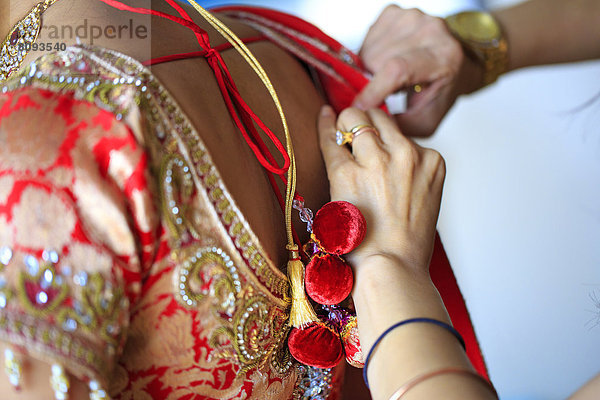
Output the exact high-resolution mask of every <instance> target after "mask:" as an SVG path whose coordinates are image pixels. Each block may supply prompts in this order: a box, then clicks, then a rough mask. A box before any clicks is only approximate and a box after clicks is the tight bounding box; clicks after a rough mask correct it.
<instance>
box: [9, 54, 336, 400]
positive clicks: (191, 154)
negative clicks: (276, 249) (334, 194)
mask: <svg viewBox="0 0 600 400" xmlns="http://www.w3.org/2000/svg"><path fill="white" fill-rule="evenodd" d="M1 91H2V96H1V97H0V141H1V142H2V146H0V307H1V310H0V338H1V339H2V340H4V341H6V342H8V343H10V344H11V345H14V346H18V347H21V348H23V349H27V350H26V351H27V352H29V353H30V354H31V355H33V356H34V357H37V358H40V359H42V360H46V361H48V362H52V363H60V364H62V365H64V366H65V368H66V369H67V370H68V371H69V372H71V373H72V374H74V375H76V376H77V377H78V378H80V379H84V380H96V381H98V382H99V383H100V385H101V386H103V387H106V388H108V389H109V392H110V393H111V396H112V397H113V398H114V399H133V398H135V399H153V398H161V399H200V398H202V399H230V398H231V399H234V398H240V399H242V398H244V399H251V398H256V399H259V398H260V399H264V398H269V399H278V398H280V399H288V398H292V397H295V398H304V397H305V393H306V394H308V392H309V391H313V393H315V394H317V393H320V395H321V396H322V397H323V398H328V397H327V396H328V395H330V394H331V392H332V388H333V386H332V380H333V379H334V376H333V375H334V373H333V372H332V371H331V370H320V369H316V368H310V367H306V366H300V365H298V364H297V363H295V362H292V359H291V357H290V355H289V352H288V350H287V347H286V345H285V339H286V336H287V333H288V330H289V328H288V326H287V324H286V320H287V317H288V316H287V308H288V305H289V298H288V283H287V278H286V277H285V275H284V274H283V273H282V272H280V271H279V269H278V268H277V267H276V266H275V265H273V263H272V262H271V260H269V258H268V257H267V255H266V253H265V251H264V250H263V248H262V246H261V244H260V242H259V241H258V239H257V237H256V235H255V234H254V233H253V232H252V230H251V229H250V227H249V225H248V223H247V221H246V220H245V218H244V216H243V215H242V214H241V213H240V211H239V209H238V207H237V206H236V204H235V201H234V200H233V199H232V198H231V196H230V194H229V192H228V190H227V188H226V187H225V185H224V183H223V181H222V179H221V177H220V175H219V172H218V171H217V169H216V168H215V165H214V164H213V162H212V161H211V158H210V155H209V154H208V152H207V149H206V147H205V146H204V144H203V142H202V139H201V138H200V137H199V136H198V133H197V132H196V130H195V129H194V127H193V126H192V125H191V124H190V121H189V120H188V118H187V117H186V116H185V115H184V114H183V112H182V111H181V109H180V108H179V107H178V105H177V103H176V102H175V100H174V99H173V98H172V97H171V95H170V94H169V93H168V92H167V91H166V90H165V88H164V87H163V86H162V85H161V84H160V83H159V82H158V81H157V80H156V78H155V77H153V76H152V74H151V73H150V72H149V71H148V70H147V69H146V68H145V67H143V66H142V65H141V64H139V63H138V62H137V61H135V60H133V59H131V58H129V57H127V56H124V55H122V54H119V53H116V52H113V51H109V50H104V49H98V48H87V47H83V46H81V47H79V46H77V47H70V48H68V49H67V51H66V52H62V53H58V54H51V55H48V56H45V57H43V58H41V59H39V60H37V61H36V62H34V63H32V64H31V65H29V66H28V67H27V68H25V69H24V70H23V71H22V72H20V73H19V74H17V75H16V76H15V77H13V78H11V79H10V80H9V81H7V82H6V83H5V84H4V86H2V87H1ZM329 398H332V397H329Z"/></svg>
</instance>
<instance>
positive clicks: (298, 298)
mask: <svg viewBox="0 0 600 400" xmlns="http://www.w3.org/2000/svg"><path fill="white" fill-rule="evenodd" d="M189 3H190V4H191V5H192V6H193V7H194V8H195V9H196V11H198V13H200V15H202V17H203V18H204V19H205V20H206V21H208V23H209V24H210V25H211V26H212V27H213V28H214V29H215V30H217V32H219V33H220V34H221V35H222V36H223V37H224V38H225V39H227V41H228V42H229V43H231V45H232V46H233V47H234V48H235V50H236V51H237V52H238V53H239V54H240V55H241V56H242V57H244V59H245V60H246V62H247V63H248V64H249V65H250V67H252V69H253V70H254V72H255V73H256V74H257V75H258V77H259V78H260V80H261V81H262V83H263V84H264V85H265V87H266V88H267V90H268V92H269V94H270V95H271V98H272V99H273V103H274V104H275V107H276V108H277V112H278V113H279V117H280V119H281V124H282V125H283V131H284V134H285V142H286V150H287V153H288V156H289V158H290V167H289V169H288V171H287V185H286V188H285V229H286V234H287V241H288V244H287V246H286V248H287V250H288V251H289V252H290V259H289V261H288V264H287V273H288V279H289V281H290V286H291V290H292V306H291V310H290V325H292V326H294V327H296V328H302V327H304V326H306V325H308V324H310V323H311V322H313V321H316V320H317V315H316V314H315V312H314V310H313V308H312V306H311V304H310V303H309V301H308V299H307V297H306V293H305V291H304V265H303V264H302V261H301V260H300V256H299V253H298V246H297V245H296V244H295V243H294V236H293V234H292V203H293V200H294V193H296V157H295V155H294V149H293V146H292V140H291V137H290V132H289V129H288V125H287V121H286V119H285V114H284V113H283V107H282V106H281V103H280V101H279V97H278V96H277V93H276V91H275V88H274V87H273V84H272V83H271V80H270V79H269V77H268V76H267V73H266V72H265V70H264V69H263V67H262V66H261V65H260V63H259V62H258V60H257V59H256V57H254V55H253V54H252V53H251V52H250V50H249V49H248V48H247V47H246V45H245V44H244V43H243V42H242V41H241V40H240V39H239V38H238V37H237V36H236V35H235V33H233V32H232V31H231V30H230V29H229V28H227V26H226V25H225V24H223V23H222V22H221V21H220V20H219V19H217V18H216V17H215V16H214V15H212V14H211V13H209V12H208V11H206V10H205V9H204V8H203V7H202V6H200V5H199V4H198V3H197V2H196V1H195V0H189Z"/></svg>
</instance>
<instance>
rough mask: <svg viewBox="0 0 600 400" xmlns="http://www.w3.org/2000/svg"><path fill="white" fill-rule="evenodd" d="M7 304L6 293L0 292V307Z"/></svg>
mask: <svg viewBox="0 0 600 400" xmlns="http://www.w3.org/2000/svg"><path fill="white" fill-rule="evenodd" d="M6 304H7V299H6V295H5V294H4V293H0V308H5V307H6Z"/></svg>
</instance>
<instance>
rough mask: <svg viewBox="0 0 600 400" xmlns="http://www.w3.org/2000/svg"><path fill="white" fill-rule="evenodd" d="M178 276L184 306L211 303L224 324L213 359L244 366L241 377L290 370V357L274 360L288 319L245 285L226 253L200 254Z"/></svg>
mask: <svg viewBox="0 0 600 400" xmlns="http://www.w3.org/2000/svg"><path fill="white" fill-rule="evenodd" d="M177 276H178V279H176V281H175V285H176V291H177V293H179V296H178V297H179V301H180V303H181V304H183V305H184V306H185V307H190V308H197V307H198V305H199V303H200V302H201V301H206V302H210V304H211V309H212V311H213V313H214V314H215V316H216V317H217V318H219V319H220V320H221V322H222V324H221V325H220V326H219V327H218V328H216V329H215V330H214V331H213V333H212V335H211V337H210V345H211V347H213V348H214V349H215V352H214V355H213V356H214V357H219V358H224V359H228V360H230V361H233V362H235V363H236V364H239V365H240V366H241V368H240V370H239V372H238V373H245V372H246V371H248V370H250V369H252V368H255V367H261V366H263V365H265V364H266V363H267V362H269V360H271V362H272V365H274V366H276V371H277V372H279V373H284V372H286V371H287V370H288V369H289V366H290V365H291V362H290V361H291V360H290V358H289V356H286V355H285V354H283V355H281V354H275V353H276V352H277V351H279V350H280V349H281V347H282V342H283V339H284V338H285V337H286V336H287V332H288V330H289V327H288V326H287V324H286V320H287V315H286V314H285V312H283V310H281V309H279V308H277V307H274V306H273V305H272V304H271V303H270V302H269V300H268V299H267V298H266V297H265V296H264V295H261V294H258V293H256V290H255V289H254V288H253V287H252V286H251V285H243V282H242V279H243V278H242V277H241V276H240V274H239V272H238V269H237V267H236V265H235V264H234V262H233V261H232V260H231V258H230V257H229V256H228V255H227V254H226V253H225V252H224V251H223V250H222V249H220V248H217V247H212V248H203V249H200V250H198V251H196V252H195V253H194V254H193V255H192V256H190V257H189V258H187V259H186V260H185V261H183V263H182V264H181V266H180V268H179V271H178V274H177ZM208 294H210V297H207V295H208ZM272 357H273V359H272Z"/></svg>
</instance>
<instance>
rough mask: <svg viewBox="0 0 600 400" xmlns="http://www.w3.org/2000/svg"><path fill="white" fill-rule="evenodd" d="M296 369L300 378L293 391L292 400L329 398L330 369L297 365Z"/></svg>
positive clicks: (330, 388)
mask: <svg viewBox="0 0 600 400" xmlns="http://www.w3.org/2000/svg"><path fill="white" fill-rule="evenodd" d="M297 369H298V373H299V375H300V377H299V379H298V383H297V384H296V388H295V389H294V397H293V398H294V400H326V399H327V398H328V397H329V395H330V394H331V390H332V381H333V373H332V370H331V368H328V369H322V368H315V367H308V366H305V365H299V366H298V367H297Z"/></svg>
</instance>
